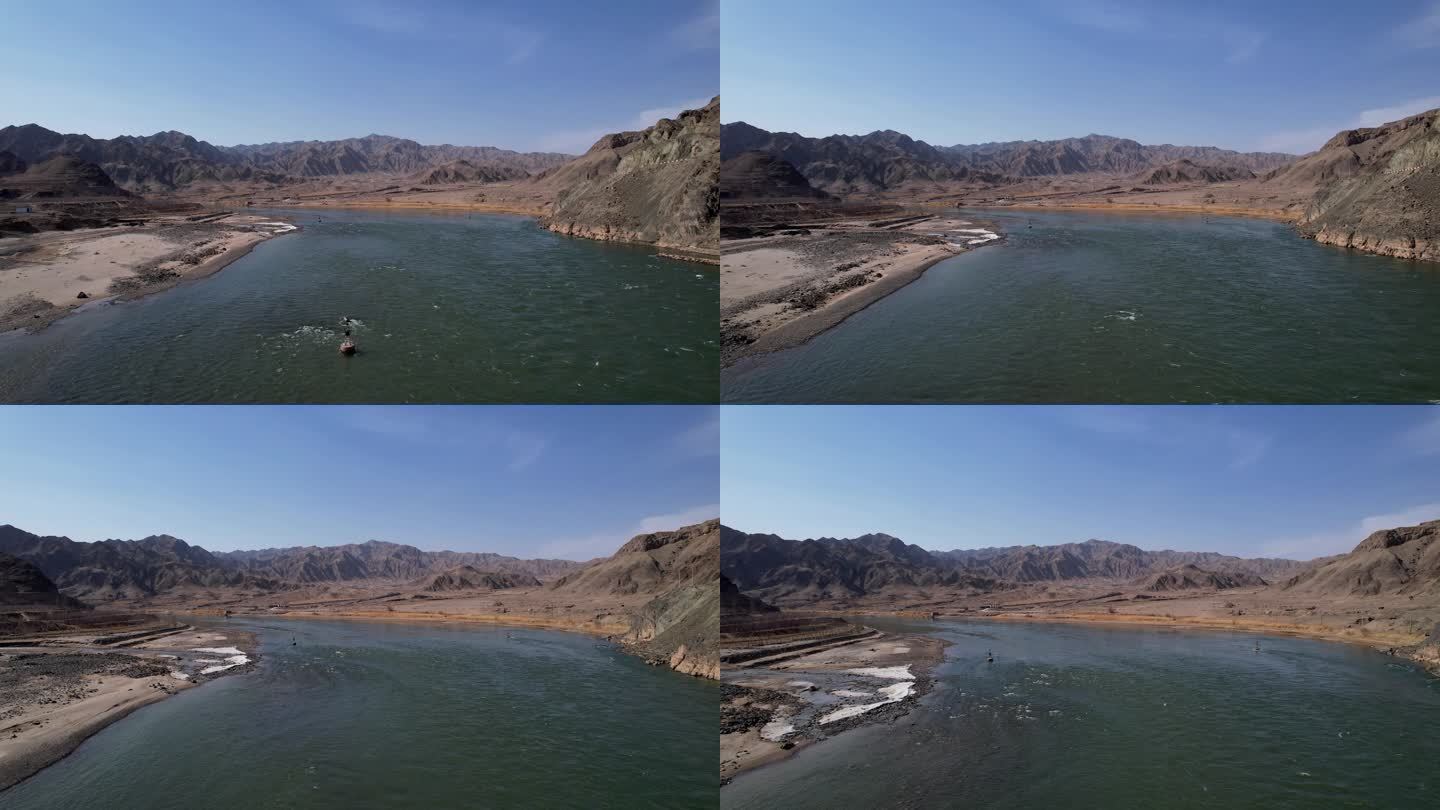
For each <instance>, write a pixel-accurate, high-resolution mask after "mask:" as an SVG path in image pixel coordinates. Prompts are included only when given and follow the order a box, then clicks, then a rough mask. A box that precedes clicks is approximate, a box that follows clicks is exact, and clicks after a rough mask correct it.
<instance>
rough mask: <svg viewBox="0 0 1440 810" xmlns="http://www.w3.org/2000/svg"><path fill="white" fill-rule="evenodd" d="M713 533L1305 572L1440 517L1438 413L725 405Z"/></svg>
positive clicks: (1349, 408) (1223, 408)
mask: <svg viewBox="0 0 1440 810" xmlns="http://www.w3.org/2000/svg"><path fill="white" fill-rule="evenodd" d="M721 422H722V428H721V436H722V441H721V447H722V450H721V487H720V489H721V499H722V503H723V504H724V513H723V516H722V517H723V520H724V522H725V523H726V525H729V526H731V527H733V528H736V529H739V530H741V531H745V532H767V533H774V534H778V535H780V536H781V537H786V538H790V539H803V538H807V537H824V536H830V537H855V536H858V535H861V534H865V533H867V532H885V533H887V534H892V535H895V536H897V537H899V538H901V539H902V540H905V541H907V542H910V543H914V544H916V545H919V546H921V547H923V548H927V549H931V550H947V549H953V548H978V547H984V546H1007V545H1024V544H1035V545H1053V544H1055V543H1065V542H1074V541H1082V540H1087V539H1091V538H1097V539H1102V540H1112V541H1115V542H1121V543H1131V544H1134V545H1136V546H1139V547H1141V548H1146V549H1155V550H1160V549H1174V550H1177V551H1218V552H1223V553H1227V554H1235V555H1238V556H1245V557H1259V556H1267V557H1290V558H1293V559H1310V558H1313V557H1317V556H1323V555H1327V554H1335V553H1339V552H1342V551H1349V550H1350V549H1352V548H1353V547H1354V546H1355V544H1357V543H1359V542H1360V541H1361V540H1362V539H1364V537H1365V535H1367V534H1369V533H1370V532H1372V531H1375V530H1378V529H1386V528H1392V527H1394V526H1401V525H1413V524H1415V523H1419V522H1422V521H1426V520H1436V519H1440V408H1437V407H1427V406H1417V407H1384V406H1342V407H1282V406H1266V407H1246V406H1236V405H1227V406H1217V407H1200V406H1183V407H1165V406H1145V407H1119V406H1105V407H1045V406H1023V407H1003V406H968V407H953V406H950V407H945V406H938V407H929V406H899V407H891V408H883V407H838V406H830V407H811V408H793V407H777V406H771V407H740V408H736V407H731V408H725V409H723V413H722V414H721Z"/></svg>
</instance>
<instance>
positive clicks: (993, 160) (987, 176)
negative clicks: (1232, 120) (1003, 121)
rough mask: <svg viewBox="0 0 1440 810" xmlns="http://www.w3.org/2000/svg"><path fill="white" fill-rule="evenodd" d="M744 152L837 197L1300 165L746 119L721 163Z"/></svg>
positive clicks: (1173, 149) (1210, 152)
mask: <svg viewBox="0 0 1440 810" xmlns="http://www.w3.org/2000/svg"><path fill="white" fill-rule="evenodd" d="M746 152H762V153H765V154H768V155H771V156H773V157H775V158H777V159H779V160H782V161H785V162H786V163H789V164H790V165H791V166H793V167H794V168H795V169H796V170H797V171H798V172H799V173H800V174H801V175H803V176H804V177H805V179H806V180H807V181H808V182H809V184H810V185H811V186H814V187H815V188H818V189H821V190H823V191H826V192H830V193H833V194H853V193H867V192H877V191H891V190H897V189H901V188H905V187H908V186H917V185H924V184H954V183H965V184H985V185H998V184H1002V183H1009V182H1017V181H1019V180H1022V179H1025V178H1035V177H1052V176H1064V175H1081V174H1111V175H1132V174H1137V173H1140V172H1144V171H1148V170H1154V169H1159V168H1161V167H1163V166H1166V165H1167V164H1173V163H1175V162H1176V161H1180V160H1186V161H1190V162H1191V163H1192V164H1195V165H1197V166H1204V167H1206V168H1207V169H1210V170H1215V171H1220V172H1222V173H1235V172H1241V171H1245V172H1257V173H1258V172H1264V171H1269V170H1271V169H1275V168H1277V167H1280V166H1284V165H1286V164H1288V163H1290V162H1291V161H1293V160H1295V156H1294V155H1288V154H1282V153H1277V152H1234V151H1230V150H1228V149H1218V148H1216V147H1211V146H1174V145H1171V144H1161V145H1144V144H1141V143H1138V142H1136V141H1133V140H1129V139H1126V138H1116V137H1112V136H1108V135H1086V136H1085V137H1083V138H1065V139H1061V140H1055V141H1009V142H1004V143H984V144H958V145H955V146H932V145H930V144H928V143H925V142H924V141H918V140H915V139H914V138H911V137H910V136H908V135H905V134H904V133H900V132H896V131H894V130H877V131H875V132H871V133H869V134H868V135H831V136H828V137H825V138H809V137H805V136H803V135H799V134H797V133H793V132H769V131H766V130H763V129H760V128H759V127H755V126H751V125H750V124H747V123H745V122H743V121H742V122H736V123H731V124H725V125H724V126H722V127H721V132H720V157H721V160H722V161H730V160H733V159H735V158H737V157H739V156H740V155H742V154H744V153H746Z"/></svg>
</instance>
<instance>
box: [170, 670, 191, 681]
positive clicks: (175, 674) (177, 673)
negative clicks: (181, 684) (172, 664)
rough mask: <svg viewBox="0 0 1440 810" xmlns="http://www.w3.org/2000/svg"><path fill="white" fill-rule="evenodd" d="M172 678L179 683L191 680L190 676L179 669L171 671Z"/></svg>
mask: <svg viewBox="0 0 1440 810" xmlns="http://www.w3.org/2000/svg"><path fill="white" fill-rule="evenodd" d="M170 677H172V678H174V679H175V680H177V681H188V680H190V676H189V675H186V674H185V673H183V672H181V671H180V670H178V669H172V670H170Z"/></svg>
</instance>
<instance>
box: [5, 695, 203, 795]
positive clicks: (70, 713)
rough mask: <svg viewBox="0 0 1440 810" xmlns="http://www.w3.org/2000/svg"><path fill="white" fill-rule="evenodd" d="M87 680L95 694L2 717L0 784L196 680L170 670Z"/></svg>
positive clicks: (31, 770) (41, 765)
mask: <svg viewBox="0 0 1440 810" xmlns="http://www.w3.org/2000/svg"><path fill="white" fill-rule="evenodd" d="M88 682H89V684H90V686H91V687H92V688H95V689H97V690H98V691H97V692H96V693H95V694H93V695H89V696H87V697H85V698H83V699H81V700H77V701H74V702H72V703H67V704H64V705H62V706H54V705H51V704H44V705H38V706H35V705H32V706H27V707H25V710H24V711H23V713H21V714H20V715H18V716H16V717H11V718H8V719H6V720H4V721H0V723H3V725H0V790H4V789H5V788H7V787H10V786H11V785H13V784H15V783H16V782H19V781H21V780H22V779H25V778H26V777H28V776H30V775H31V774H33V773H35V772H37V771H39V770H40V769H41V768H44V767H45V766H47V765H49V764H51V763H53V762H56V761H58V760H59V759H61V758H62V757H64V756H65V755H66V754H68V753H70V752H71V751H73V750H75V748H76V747H77V746H79V745H80V743H82V742H84V741H85V739H86V738H88V737H89V736H90V735H92V734H94V733H95V732H97V731H99V730H100V729H102V728H105V727H106V726H108V725H110V724H111V723H113V722H115V721H116V720H119V719H120V718H122V717H124V716H125V715H127V714H129V713H131V712H133V711H135V710H136V709H138V708H140V707H142V706H148V705H149V704H151V703H155V702H157V701H160V700H163V699H165V698H167V697H169V696H170V695H171V694H174V693H176V692H179V691H182V690H184V689H189V688H190V687H191V686H193V684H188V683H185V682H184V681H180V680H177V679H175V678H171V677H169V676H166V675H160V676H154V677H149V678H121V677H116V676H108V677H106V678H103V679H100V678H95V677H91V678H89V679H88ZM159 687H164V689H163V690H162V689H161V688H159Z"/></svg>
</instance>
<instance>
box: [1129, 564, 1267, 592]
mask: <svg viewBox="0 0 1440 810" xmlns="http://www.w3.org/2000/svg"><path fill="white" fill-rule="evenodd" d="M1144 584H1145V590H1147V591H1156V592H1169V591H1195V590H1215V591H1223V590H1227V589H1229V588H1256V587H1263V586H1264V585H1265V584H1266V582H1265V580H1263V579H1261V578H1260V577H1257V576H1255V575H1254V574H1247V573H1243V572H1242V573H1233V574H1222V573H1217V572H1215V571H1206V570H1205V569H1203V568H1201V567H1200V566H1198V565H1182V566H1179V567H1178V568H1172V569H1170V570H1169V571H1165V572H1162V573H1160V574H1156V575H1155V576H1154V577H1151V578H1150V579H1149V580H1148V581H1146V582H1145V583H1144Z"/></svg>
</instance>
